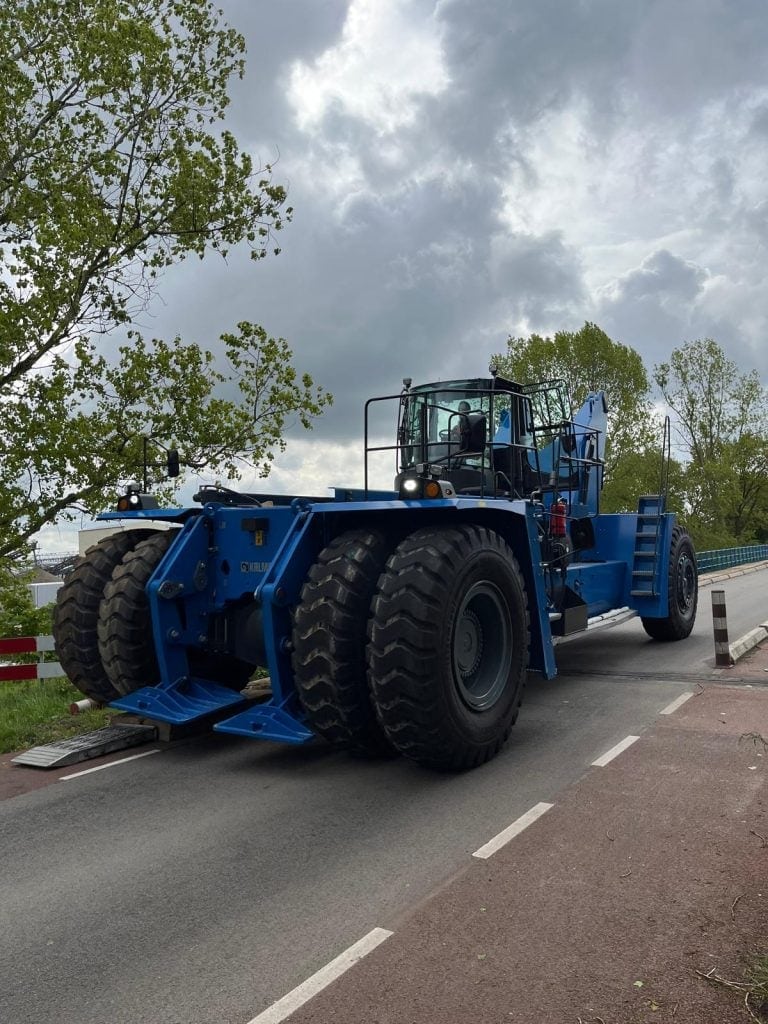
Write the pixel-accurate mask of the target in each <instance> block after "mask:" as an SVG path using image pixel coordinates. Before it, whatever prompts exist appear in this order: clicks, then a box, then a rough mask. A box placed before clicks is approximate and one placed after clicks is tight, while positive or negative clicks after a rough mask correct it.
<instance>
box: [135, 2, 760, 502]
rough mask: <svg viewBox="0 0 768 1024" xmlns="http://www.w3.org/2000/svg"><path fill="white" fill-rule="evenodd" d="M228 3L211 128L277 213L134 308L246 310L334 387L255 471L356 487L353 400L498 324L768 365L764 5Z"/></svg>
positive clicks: (460, 367) (358, 432)
mask: <svg viewBox="0 0 768 1024" xmlns="http://www.w3.org/2000/svg"><path fill="white" fill-rule="evenodd" d="M220 4H221V6H222V8H223V9H224V13H225V17H226V19H227V20H228V21H229V22H230V24H232V25H233V26H234V27H236V28H237V29H239V30H240V31H241V32H242V33H243V34H244V35H245V37H246V40H247V45H248V73H247V76H246V78H245V80H244V81H243V82H239V83H237V84H236V85H235V86H234V87H233V102H232V106H231V115H230V118H229V126H230V127H231V128H232V129H233V130H234V131H235V133H236V134H237V136H238V138H239V140H240V143H241V145H242V146H244V147H247V148H248V149H249V150H251V151H252V152H253V153H254V155H255V156H256V157H257V159H260V160H261V161H262V162H268V161H273V160H275V158H276V157H277V156H278V155H279V160H278V161H277V163H276V169H275V177H276V179H277V180H279V181H281V182H282V183H284V184H285V185H286V186H287V187H288V188H289V198H290V203H291V205H293V207H294V208H295V216H294V219H293V222H292V223H291V224H290V225H289V226H288V227H287V228H286V229H285V230H284V231H283V232H282V234H281V236H280V244H281V246H282V253H281V255H279V256H278V257H270V258H268V259H267V260H265V261H262V262H260V263H256V264H254V263H252V262H251V261H249V260H248V259H247V258H246V257H245V255H244V254H243V255H242V257H241V256H240V255H239V254H237V253H235V254H233V255H232V256H231V258H230V259H229V261H228V262H227V263H226V264H224V263H222V262H220V261H217V260H216V259H215V258H211V259H208V260H206V261H205V262H204V263H198V262H197V261H190V262H189V263H188V264H185V265H183V266H182V267H180V268H176V269H175V270H174V271H173V272H172V273H170V274H168V275H167V276H166V278H165V279H164V281H163V283H162V288H161V294H162V301H158V302H156V303H155V305H154V306H153V308H152V310H151V311H150V312H151V314H152V316H151V317H150V318H148V324H147V325H148V326H151V329H152V330H153V331H154V332H155V333H157V334H160V335H164V336H169V335H172V334H174V333H177V332H178V333H180V334H181V335H182V336H183V337H185V338H188V339H190V340H193V339H194V340H198V341H200V342H202V343H206V344H210V343H211V342H212V341H213V340H214V339H215V338H217V337H218V335H219V334H220V333H221V332H222V331H224V330H228V329H231V328H232V327H233V325H234V324H235V323H236V322H237V321H238V320H240V319H250V320H255V321H257V322H259V323H261V324H263V325H264V327H265V328H266V329H267V330H268V331H269V333H271V334H273V335H280V336H283V337H285V338H287V339H288V340H289V342H290V344H291V346H292V348H293V350H294V354H295V359H296V363H297V365H298V367H299V369H301V370H302V371H303V370H306V371H308V372H310V373H311V374H312V375H313V377H314V378H315V380H316V381H317V382H319V383H321V384H322V385H323V386H324V387H326V388H327V389H329V390H331V391H332V392H333V393H334V396H335V399H336V402H335V405H334V408H333V409H332V410H331V411H330V412H329V413H327V414H326V415H325V416H324V417H323V418H322V419H321V420H320V421H318V423H317V424H316V426H315V429H314V431H313V432H312V433H311V434H304V433H303V431H301V430H300V429H298V428H296V429H295V430H291V431H290V432H289V434H288V438H289V447H288V451H287V452H286V453H285V455H284V456H283V457H282V458H281V459H280V460H279V461H278V465H277V468H276V469H275V471H274V473H273V476H272V478H271V481H270V483H269V484H268V485H267V486H269V487H271V488H273V489H274V490H279V491H286V492H288V491H294V492H304V493H324V488H325V487H326V485H328V484H334V483H340V484H342V483H348V484H354V483H358V482H359V481H360V478H361V466H362V458H361V454H360V453H361V447H362V440H361V439H362V422H363V420H362V410H363V404H364V401H365V399H366V398H367V397H370V396H371V395H374V394H384V393H391V392H393V391H397V390H398V389H399V387H400V382H401V379H402V377H403V376H410V377H412V378H413V379H414V381H416V382H418V381H426V380H434V379H439V378H451V377H462V376H479V375H483V374H485V373H486V371H487V366H488V361H489V358H490V356H491V355H492V354H493V353H495V352H499V351H502V350H504V349H505V346H506V339H507V337H508V336H509V335H510V334H511V335H513V336H517V335H525V334H528V333H530V332H533V331H536V332H538V333H551V332H554V331H556V330H559V329H565V330H569V329H578V328H579V327H580V326H581V325H582V324H583V322H584V321H585V320H592V321H595V322H596V323H598V324H599V325H600V326H601V327H602V328H603V329H604V330H606V331H607V332H608V333H609V334H610V335H611V337H613V338H614V339H616V340H618V341H621V342H624V343H625V344H628V345H631V346H632V347H633V348H635V349H636V350H637V351H638V352H640V354H641V355H642V356H643V359H644V361H645V363H646V366H647V368H648V369H649V371H650V370H652V368H653V365H654V363H657V362H659V361H661V360H662V359H664V358H666V357H667V356H668V355H669V353H670V351H671V350H672V349H673V348H674V347H676V346H679V345H680V344H682V343H683V342H684V341H686V340H692V339H695V338H700V337H705V336H710V337H714V338H715V339H716V340H717V341H718V342H719V343H720V344H721V345H722V346H723V348H724V349H725V351H726V353H727V354H728V355H729V356H730V357H731V358H732V359H733V360H735V361H736V362H737V364H738V365H739V366H740V367H741V368H742V369H743V370H749V369H752V368H756V369H757V370H758V371H759V372H760V374H761V376H762V379H763V381H764V383H768V344H766V337H767V336H768V332H767V331H766V319H767V318H768V289H766V288H765V287H764V267H765V265H766V246H767V245H768V185H767V184H766V180H767V177H768V176H767V174H766V167H768V10H766V7H765V0H739V2H738V3H734V2H727V0H625V2H617V0H280V2H278V3H274V2H273V3H266V2H262V0H220ZM262 486H263V485H262Z"/></svg>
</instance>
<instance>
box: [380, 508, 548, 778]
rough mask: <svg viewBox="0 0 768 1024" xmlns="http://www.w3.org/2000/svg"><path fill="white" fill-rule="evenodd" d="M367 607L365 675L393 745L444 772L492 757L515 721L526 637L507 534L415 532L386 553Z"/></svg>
mask: <svg viewBox="0 0 768 1024" xmlns="http://www.w3.org/2000/svg"><path fill="white" fill-rule="evenodd" d="M371 611H372V618H371V625H370V631H369V643H368V679H369V683H370V686H371V691H372V694H373V701H374V704H375V706H376V710H377V714H378V716H379V719H380V721H381V724H382V727H383V729H384V732H385V733H386V735H387V736H388V738H389V740H390V742H391V743H392V745H393V746H394V747H395V748H396V749H397V750H398V751H399V752H400V753H401V754H403V755H404V756H405V757H408V758H411V759H413V760H415V761H418V762H419V763H420V764H423V765H426V766H427V767H431V768H437V769H440V770H447V771H462V770H465V769H468V768H475V767H476V766H477V765H480V764H483V763H485V762H486V761H488V760H490V759H491V758H492V757H494V756H495V755H496V754H497V753H498V751H499V750H500V749H501V747H502V746H503V744H504V743H505V742H506V740H507V738H508V736H509V733H510V730H511V729H512V726H513V725H514V723H515V721H516V719H517V714H518V709H519V707H520V703H521V699H522V692H523V687H524V685H525V676H526V670H527V666H528V646H529V638H530V635H529V618H528V603H527V598H526V593H525V586H524V583H523V579H522V575H521V573H520V568H519V566H518V564H517V561H516V560H515V557H514V555H513V553H512V551H511V549H510V547H509V545H508V544H507V543H506V541H505V540H504V539H503V538H502V537H500V536H499V535H498V534H497V533H494V532H493V531H491V530H488V529H486V528H485V527H481V526H474V525H467V526H458V527H450V528H438V527H428V528H425V529H422V530H418V531H416V532H415V533H413V534H411V535H410V536H409V537H406V538H405V540H403V541H402V542H401V543H400V545H399V546H398V547H397V549H396V550H395V552H394V554H393V555H392V557H391V558H390V559H389V561H388V563H387V567H386V570H385V572H384V574H383V575H382V577H381V580H380V583H379V588H378V592H377V594H376V596H375V597H374V599H373V604H372V609H371Z"/></svg>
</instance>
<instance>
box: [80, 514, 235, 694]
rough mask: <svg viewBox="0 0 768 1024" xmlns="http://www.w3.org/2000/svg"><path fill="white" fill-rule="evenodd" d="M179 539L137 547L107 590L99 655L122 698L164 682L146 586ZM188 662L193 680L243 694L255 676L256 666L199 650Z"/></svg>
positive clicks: (169, 536) (157, 538) (166, 537)
mask: <svg viewBox="0 0 768 1024" xmlns="http://www.w3.org/2000/svg"><path fill="white" fill-rule="evenodd" d="M175 537H176V531H175V530H166V531H163V532H162V533H156V534H154V535H153V536H151V537H149V538H148V539H147V540H144V541H142V542H141V543H139V544H137V545H136V547H135V548H134V549H133V550H131V551H129V552H128V553H127V554H126V556H125V558H124V559H123V561H122V562H121V563H120V565H118V566H117V568H116V569H115V571H114V573H113V575H112V579H111V580H110V581H109V583H108V584H107V586H106V587H105V588H104V597H103V599H102V601H101V606H100V609H99V620H98V629H97V632H98V645H99V654H100V656H101V660H102V663H103V665H104V670H105V672H106V674H107V677H108V678H109V681H110V683H111V684H112V686H113V687H114V689H115V690H116V691H117V693H118V694H119V695H123V696H125V695H127V694H129V693H133V691H134V690H138V689H139V688H140V687H142V686H154V685H156V684H157V683H158V682H159V679H160V667H159V665H158V662H157V655H156V654H155V645H154V640H153V633H152V614H151V611H150V607H149V600H148V598H147V592H146V586H147V583H148V582H149V580H150V577H151V576H152V574H153V573H154V571H155V569H156V568H157V566H158V565H159V564H160V559H161V558H162V557H163V555H164V554H165V552H166V551H167V550H168V548H169V547H170V545H171V544H172V543H173V541H174V539H175ZM189 662H190V666H189V667H190V671H191V672H192V674H193V675H200V676H203V677H205V678H206V679H211V680H213V681H214V682H217V683H220V684H221V685H222V686H227V687H229V688H231V689H234V690H240V689H242V687H243V686H244V685H245V683H246V681H247V680H248V678H249V677H250V676H251V674H252V672H253V666H251V665H247V664H246V663H245V662H243V661H240V660H239V659H237V658H234V657H231V656H229V655H214V654H210V653H208V652H206V651H200V650H193V651H190V655H189Z"/></svg>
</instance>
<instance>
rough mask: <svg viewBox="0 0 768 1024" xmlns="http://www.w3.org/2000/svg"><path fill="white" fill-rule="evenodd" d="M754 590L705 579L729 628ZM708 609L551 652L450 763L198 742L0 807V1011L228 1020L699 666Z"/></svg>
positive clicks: (587, 756)
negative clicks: (667, 629) (553, 665)
mask: <svg viewBox="0 0 768 1024" xmlns="http://www.w3.org/2000/svg"><path fill="white" fill-rule="evenodd" d="M767 582H768V570H762V571H760V572H756V573H751V574H749V575H745V576H742V577H739V578H737V579H733V580H731V581H729V582H728V583H727V584H725V585H724V589H726V594H727V601H728V616H729V627H730V629H731V637H732V639H736V638H737V637H738V636H739V635H741V634H742V633H744V632H746V631H747V630H748V629H750V628H752V627H753V626H755V625H756V624H757V623H758V622H761V621H764V620H765V619H766V618H768V587H767V586H766V583H767ZM709 601H710V598H709V591H708V590H707V589H703V590H702V592H701V609H700V614H699V619H698V623H697V627H696V630H695V632H694V634H693V636H692V637H691V638H689V640H687V641H685V642H684V643H680V644H655V643H653V642H651V641H649V640H648V639H647V637H646V636H645V633H644V632H643V631H642V628H641V626H640V623H639V622H638V621H637V620H634V621H632V622H629V623H627V624H625V625H622V626H617V627H613V628H611V629H609V630H605V631H602V632H601V633H599V634H596V635H594V636H591V637H588V638H584V639H583V640H582V639H580V640H578V641H574V642H572V643H569V644H565V645H562V646H561V647H560V648H559V650H558V661H559V664H560V666H561V675H560V676H558V678H557V679H555V680H552V681H549V682H543V681H541V680H536V679H531V681H530V683H529V686H528V688H527V691H526V696H525V699H524V704H523V709H522V712H521V717H520V720H519V722H518V724H517V726H516V727H515V730H514V734H513V738H512V741H511V742H510V743H509V745H508V746H507V748H506V749H505V750H504V751H503V752H502V754H501V755H500V756H499V757H497V758H496V759H495V760H494V761H492V762H491V763H490V764H488V765H486V766H484V767H483V768H481V769H478V770H476V771H474V772H470V773H468V774H466V775H460V776H449V775H435V774H432V773H429V772H426V771H424V770H422V769H419V768H418V767H415V766H411V765H409V764H408V763H406V762H403V761H392V762H386V763H381V762H378V763H367V762H360V761H354V760H351V759H349V758H348V757H346V756H342V755H339V754H336V753H333V752H329V751H328V750H327V749H325V748H322V747H320V746H319V745H318V746H317V747H314V746H312V747H305V748H286V747H279V746H277V745H272V744H260V743H257V742H252V741H248V740H240V739H238V738H235V737H227V736H223V735H221V736H219V735H216V736H212V737H210V738H205V739H203V740H200V739H197V740H193V741H190V742H187V743H184V744H180V745H177V746H173V747H171V748H166V749H163V750H162V752H161V753H159V754H157V755H154V756H147V757H143V758H141V759H138V760H132V761H128V762H126V763H124V764H118V765H115V766H114V767H111V768H108V769H106V770H103V771H99V772H95V773H92V774H87V775H82V776H78V777H76V778H73V779H71V780H68V781H62V782H57V783H55V784H52V785H49V786H47V787H45V788H43V789H39V790H36V791H35V792H31V793H28V794H26V795H23V796H18V797H16V798H14V799H12V800H6V801H4V802H2V803H0V856H1V857H2V875H1V879H2V880H1V881H0V1021H2V1022H3V1024H26V1022H35V1024H40V1022H42V1021H55V1022H56V1024H75V1022H77V1024H129V1022H130V1024H171V1022H173V1024H209V1022H210V1024H229V1022H232V1024H247V1022H248V1021H250V1020H251V1019H252V1018H253V1017H254V1016H255V1015H256V1014H257V1013H259V1012H260V1011H261V1010H263V1009H264V1008H265V1007H266V1006H268V1005H269V1004H271V1003H272V1002H273V1001H274V1000H276V999H278V998H279V997H280V996H282V995H283V994H284V993H286V992H287V991H289V990H290V989H292V988H293V987H294V986H296V985H297V984H299V983H300V982H301V981H303V980H304V979H305V978H306V977H308V976H309V975H310V974H312V973H313V972H314V971H316V970H317V969H318V968H319V967H321V966H322V965H324V964H325V963H327V962H328V961H329V960H330V959H332V958H333V957H334V956H335V955H336V954H337V953H339V952H340V951H341V950H343V949H345V948H347V947H348V946H349V945H350V944H352V943H353V942H355V941H356V940H357V939H359V938H360V937H361V936H362V935H364V934H366V933H367V932H369V931H370V930H371V929H372V928H374V927H376V926H381V927H384V928H394V927H395V926H396V925H397V923H398V922H399V921H402V920H403V918H404V916H405V915H407V914H408V913H409V912H410V910H411V909H412V908H413V907H414V906H416V905H418V904H419V902H420V901H422V900H424V899H425V898H426V897H427V896H428V895H429V894H431V893H433V892H434V891H435V890H436V889H438V888H439V887H440V886H441V885H442V884H444V883H445V882H446V880H448V879H449V878H451V877H452V876H453V875H454V874H455V873H456V872H457V871H459V870H460V869H461V868H462V867H463V865H464V864H465V863H466V858H467V855H468V854H469V853H471V852H472V851H474V850H476V849H477V848H478V847H479V846H481V845H482V844H483V843H485V842H486V841H487V840H488V839H490V838H491V837H492V836H494V835H496V834H497V833H498V832H499V831H500V830H501V829H503V828H504V827H505V826H507V825H508V824H509V823H510V822H511V821H513V820H514V819H516V818H517V817H518V816H519V815H521V814H522V813H523V812H524V811H526V810H528V809H529V808H530V807H531V806H532V805H533V804H536V803H537V802H538V801H552V800H554V798H555V796H556V795H557V793H558V791H559V790H561V789H562V788H563V787H564V786H566V785H568V784H570V783H571V782H573V781H574V780H576V779H578V778H579V777H581V776H582V775H583V774H584V772H585V771H586V770H587V767H588V766H589V764H590V763H591V762H592V761H593V760H594V759H595V758H596V757H598V756H599V755H600V754H602V753H604V752H605V751H606V750H607V749H608V748H610V747H611V746H613V745H614V744H615V743H617V742H618V741H619V740H621V739H622V738H623V737H625V736H627V735H628V734H635V735H637V734H639V733H641V732H642V731H643V730H644V729H646V728H647V727H648V726H649V725H650V724H651V723H652V722H653V721H654V720H655V718H656V716H657V715H658V712H659V711H660V710H661V709H662V708H664V707H665V706H666V705H667V704H668V703H669V702H670V701H672V700H674V699H675V698H676V697H677V696H678V695H680V694H681V693H683V692H684V691H686V690H690V689H691V686H692V680H694V679H696V678H702V679H703V678H710V677H713V676H715V675H716V673H715V670H714V668H713V643H712V631H711V610H710V605H709ZM83 767H85V766H83ZM74 770H76V769H74Z"/></svg>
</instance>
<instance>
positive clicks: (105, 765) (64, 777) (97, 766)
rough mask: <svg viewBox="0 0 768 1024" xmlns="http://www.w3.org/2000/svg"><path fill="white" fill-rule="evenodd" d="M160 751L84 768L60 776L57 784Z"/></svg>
mask: <svg viewBox="0 0 768 1024" xmlns="http://www.w3.org/2000/svg"><path fill="white" fill-rule="evenodd" d="M160 753H162V751H161V750H160V749H159V748H158V749H157V750H145V751H144V753H143V754H131V756H130V757H121V758H120V760H119V761H110V762H109V763H108V764H97V765H96V767H95V768H84V769H83V771H81V772H73V773H72V774H71V775H62V776H61V777H60V779H59V782H64V780H65V779H79V778H80V776H81V775H90V774H91V772H100V771H103V770H104V769H105V768H114V767H115V765H116V764H125V762H126V761H138V759H139V758H140V757H149V755H150V754H160Z"/></svg>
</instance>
